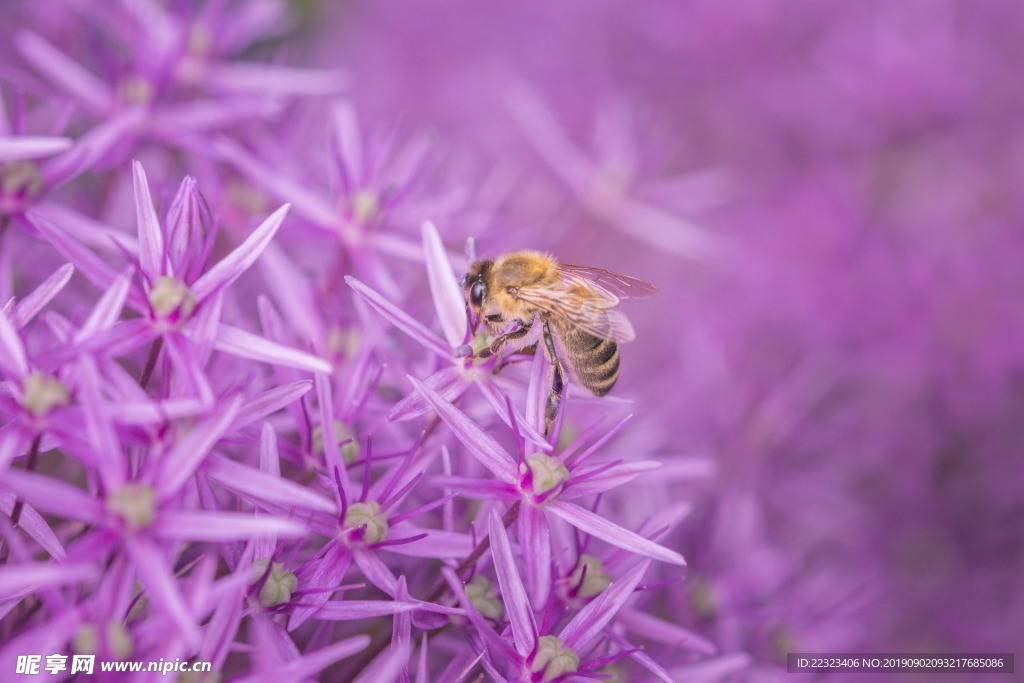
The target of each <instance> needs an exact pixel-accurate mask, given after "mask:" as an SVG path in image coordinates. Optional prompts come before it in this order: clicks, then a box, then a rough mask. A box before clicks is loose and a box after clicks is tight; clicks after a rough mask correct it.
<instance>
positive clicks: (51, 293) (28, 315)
mask: <svg viewBox="0 0 1024 683" xmlns="http://www.w3.org/2000/svg"><path fill="white" fill-rule="evenodd" d="M74 272H75V267H74V266H73V265H71V264H70V263H65V264H64V265H63V266H61V267H60V268H58V269H57V270H55V271H54V272H53V274H52V275H50V277H48V278H46V279H45V280H44V281H43V283H42V284H41V285H39V286H38V287H36V288H35V289H33V290H32V291H31V292H30V293H29V294H27V295H25V296H24V297H22V298H21V300H19V301H18V304H17V305H16V306H15V307H14V312H13V313H11V322H12V323H14V326H15V327H17V328H19V329H20V328H22V327H24V326H25V325H27V324H28V323H29V321H30V320H32V318H34V317H36V314H37V313H39V311H41V310H43V307H44V306H46V304H48V303H50V301H52V300H53V297H55V296H57V294H58V293H59V292H60V290H62V289H64V285H66V284H67V283H68V280H70V279H71V276H72V274H74Z"/></svg>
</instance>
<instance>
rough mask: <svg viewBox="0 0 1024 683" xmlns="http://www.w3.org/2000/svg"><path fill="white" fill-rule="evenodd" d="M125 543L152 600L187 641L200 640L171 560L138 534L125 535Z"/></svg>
mask: <svg viewBox="0 0 1024 683" xmlns="http://www.w3.org/2000/svg"><path fill="white" fill-rule="evenodd" d="M124 546H125V549H126V550H127V551H128V554H129V555H131V557H132V560H134V562H135V567H136V569H137V570H138V572H139V578H140V579H141V580H142V584H143V586H145V588H146V595H147V596H148V597H149V600H150V602H151V603H152V604H154V605H156V606H157V608H158V609H159V610H160V611H161V612H163V613H164V614H165V615H166V616H167V618H168V619H170V620H171V622H173V623H174V624H175V625H176V626H177V627H178V635H180V636H181V637H182V638H183V639H184V640H185V641H186V643H189V644H195V643H198V642H199V629H198V627H197V626H196V623H195V619H194V618H193V617H192V614H191V613H190V612H189V609H188V607H187V606H186V605H185V601H184V599H183V598H182V596H181V593H180V592H179V591H178V584H177V582H176V581H175V580H174V576H173V575H172V574H171V571H170V569H169V567H170V565H171V563H169V562H168V560H167V558H166V557H164V554H163V552H162V551H161V550H160V548H158V547H157V546H156V544H154V543H153V542H152V541H150V540H149V539H147V538H143V537H139V536H125V537H124Z"/></svg>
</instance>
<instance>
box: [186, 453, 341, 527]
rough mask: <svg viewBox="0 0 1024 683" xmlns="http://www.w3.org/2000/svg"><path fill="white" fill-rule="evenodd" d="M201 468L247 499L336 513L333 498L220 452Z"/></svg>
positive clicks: (222, 484)
mask: <svg viewBox="0 0 1024 683" xmlns="http://www.w3.org/2000/svg"><path fill="white" fill-rule="evenodd" d="M204 471H205V472H206V473H207V474H208V475H209V477H210V478H211V479H213V480H215V481H216V482H218V483H219V484H220V485H221V486H223V487H224V488H226V489H228V490H230V491H234V492H235V493H237V494H239V495H242V496H244V497H245V498H248V499H249V500H258V501H266V502H268V503H273V504H275V505H280V506H281V507H283V508H285V509H288V508H290V507H292V506H294V507H299V508H305V509H307V510H316V511H318V512H326V513H327V514H331V515H336V514H338V510H337V506H336V505H335V504H334V501H333V500H330V499H328V498H326V497H324V496H322V495H320V494H318V493H314V492H313V491H311V490H310V489H308V488H306V487H304V486H300V485H299V484H296V483H295V482H293V481H289V480H288V479H282V478H281V477H279V476H273V475H270V474H267V473H265V472H261V471H260V470H255V469H252V468H251V467H246V466H245V465H240V464H238V463H236V462H234V461H232V460H228V459H227V458H224V457H222V456H219V455H214V456H212V457H210V458H209V459H208V460H207V461H206V464H205V466H204Z"/></svg>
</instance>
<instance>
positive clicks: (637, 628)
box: [617, 607, 718, 655]
mask: <svg viewBox="0 0 1024 683" xmlns="http://www.w3.org/2000/svg"><path fill="white" fill-rule="evenodd" d="M617 621H618V623H620V624H622V625H623V626H625V627H626V628H628V629H629V630H630V632H631V633H635V634H637V635H640V636H643V637H644V638H648V639H650V640H653V641H655V642H658V643H665V644H666V645H671V646H673V647H684V648H686V649H688V650H693V651H694V652H700V653H701V654H706V655H710V654H714V653H715V652H716V651H717V650H718V648H716V647H715V645H714V643H712V642H711V641H710V640H708V639H707V638H704V637H703V636H700V635H697V634H696V633H694V632H693V631H691V630H689V629H685V628H683V627H682V626H679V625H678V624H674V623H672V622H670V621H665V620H663V619H659V618H658V617H656V616H654V615H652V614H648V613H647V612H644V611H643V610H641V609H634V608H632V607H627V608H625V609H623V610H620V611H619V617H618V619H617Z"/></svg>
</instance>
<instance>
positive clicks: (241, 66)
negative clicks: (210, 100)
mask: <svg viewBox="0 0 1024 683" xmlns="http://www.w3.org/2000/svg"><path fill="white" fill-rule="evenodd" d="M207 82H208V83H209V84H210V86H211V87H213V88H216V89H217V90H220V91H221V92H247V91H252V92H254V93H258V94H261V95H262V94H265V93H268V92H269V93H276V94H280V95H293V96H294V95H333V94H337V93H340V92H343V91H345V90H347V89H348V88H349V86H350V84H351V79H350V78H349V77H348V76H347V75H346V74H345V73H344V72H342V71H338V70H336V69H298V68H293V67H287V66H279V65H276V64H250V63H245V62H231V63H229V64H221V65H219V66H217V68H216V69H214V70H213V71H212V72H211V73H210V74H209V76H208V78H207Z"/></svg>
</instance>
